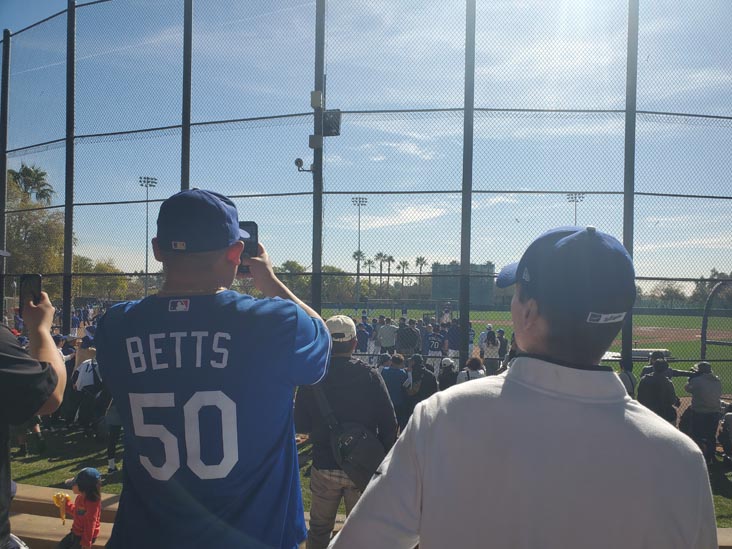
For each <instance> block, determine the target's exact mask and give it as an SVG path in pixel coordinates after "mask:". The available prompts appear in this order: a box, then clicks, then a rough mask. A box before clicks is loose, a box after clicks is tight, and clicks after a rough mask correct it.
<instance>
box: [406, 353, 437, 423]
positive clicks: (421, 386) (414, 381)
mask: <svg viewBox="0 0 732 549" xmlns="http://www.w3.org/2000/svg"><path fill="white" fill-rule="evenodd" d="M407 371H408V374H409V379H408V380H407V382H406V386H405V388H406V392H407V419H409V418H410V417H412V412H413V411H414V407H415V406H416V405H417V404H419V403H420V402H422V401H423V400H425V399H426V398H429V397H431V396H432V395H433V394H435V393H436V392H437V378H435V376H434V374H433V373H432V372H430V371H429V370H428V369H427V368H425V367H424V359H423V358H422V355H412V356H411V357H409V361H408V362H407Z"/></svg>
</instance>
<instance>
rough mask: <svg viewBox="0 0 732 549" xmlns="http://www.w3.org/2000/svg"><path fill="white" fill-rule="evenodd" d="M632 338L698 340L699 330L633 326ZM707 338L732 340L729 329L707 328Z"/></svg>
mask: <svg viewBox="0 0 732 549" xmlns="http://www.w3.org/2000/svg"><path fill="white" fill-rule="evenodd" d="M633 339H636V340H638V341H656V342H658V343H674V342H678V341H699V340H700V339H701V332H700V331H699V330H697V329H694V328H668V327H665V328H663V327H659V326H633ZM707 339H716V340H718V341H732V331H730V330H709V331H708V332H707Z"/></svg>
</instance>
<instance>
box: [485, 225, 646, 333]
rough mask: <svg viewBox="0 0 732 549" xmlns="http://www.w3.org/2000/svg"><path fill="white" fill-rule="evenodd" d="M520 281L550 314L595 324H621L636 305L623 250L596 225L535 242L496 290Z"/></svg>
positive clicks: (632, 276)
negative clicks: (634, 304) (596, 227)
mask: <svg viewBox="0 0 732 549" xmlns="http://www.w3.org/2000/svg"><path fill="white" fill-rule="evenodd" d="M516 282H520V283H521V285H522V287H526V288H527V289H528V290H529V292H530V294H529V295H531V296H532V297H534V298H536V300H537V301H538V302H539V304H540V305H541V306H542V307H546V308H547V309H548V310H549V311H551V313H552V314H553V315H554V316H558V317H559V318H565V319H569V318H571V319H573V320H579V319H583V320H584V322H587V323H588V324H594V325H600V324H611V323H617V322H622V321H623V319H624V318H625V315H626V314H627V312H628V311H630V310H631V309H632V308H633V303H635V296H636V288H635V269H634V268H633V260H632V259H631V257H630V254H628V252H627V250H626V249H625V247H624V246H623V245H622V244H621V243H620V242H619V241H618V240H617V239H616V238H614V237H612V236H610V235H609V234H605V233H602V232H600V231H598V230H597V229H595V227H586V228H583V227H559V228H557V229H552V230H550V231H548V232H546V233H544V234H542V235H541V236H539V238H537V239H536V240H534V242H532V243H531V244H530V245H529V247H528V248H527V249H526V251H525V252H524V255H523V256H522V257H521V260H520V261H519V262H518V263H512V264H510V265H506V266H505V267H504V268H503V269H501V272H500V273H499V274H498V278H497V279H496V286H498V287H499V288H506V287H508V286H511V285H512V284H515V283H516Z"/></svg>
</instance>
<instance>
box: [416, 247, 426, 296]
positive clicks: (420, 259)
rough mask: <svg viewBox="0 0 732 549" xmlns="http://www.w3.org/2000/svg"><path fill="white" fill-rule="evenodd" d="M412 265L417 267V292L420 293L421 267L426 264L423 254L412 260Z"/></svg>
mask: <svg viewBox="0 0 732 549" xmlns="http://www.w3.org/2000/svg"><path fill="white" fill-rule="evenodd" d="M414 265H415V266H416V267H417V268H418V269H419V293H420V294H421V293H422V269H423V268H424V267H426V266H427V260H426V259H425V258H424V257H423V256H421V255H420V256H419V257H418V258H417V259H415V260H414Z"/></svg>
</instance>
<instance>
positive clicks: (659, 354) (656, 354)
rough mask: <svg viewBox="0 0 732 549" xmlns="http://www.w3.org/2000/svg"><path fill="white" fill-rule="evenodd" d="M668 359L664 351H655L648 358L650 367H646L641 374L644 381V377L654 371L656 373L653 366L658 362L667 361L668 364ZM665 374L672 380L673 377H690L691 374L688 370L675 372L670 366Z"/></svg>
mask: <svg viewBox="0 0 732 549" xmlns="http://www.w3.org/2000/svg"><path fill="white" fill-rule="evenodd" d="M666 358H667V357H666V353H664V352H663V351H653V352H652V353H651V354H650V355H649V357H648V366H645V367H644V368H643V369H642V370H641V373H640V377H641V379H643V376H645V375H648V374H651V373H653V371H654V370H653V364H654V363H655V362H656V361H657V360H665V361H666V362H668V360H666ZM665 374H666V376H667V377H668V378H669V379H671V378H673V377H689V375H690V374H691V372H687V371H686V370H674V369H673V368H671V366H670V365H669V367H668V368H667V369H666V372H665Z"/></svg>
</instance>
